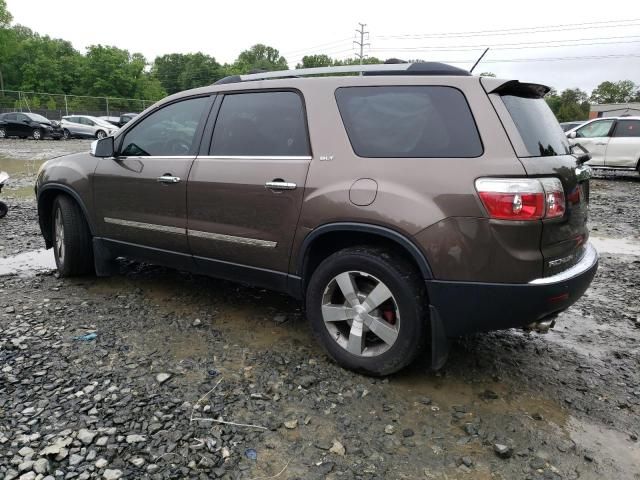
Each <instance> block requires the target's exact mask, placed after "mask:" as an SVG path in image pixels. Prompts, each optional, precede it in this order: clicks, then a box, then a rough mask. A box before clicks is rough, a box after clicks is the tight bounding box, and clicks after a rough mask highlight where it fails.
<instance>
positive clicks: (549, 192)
mask: <svg viewBox="0 0 640 480" xmlns="http://www.w3.org/2000/svg"><path fill="white" fill-rule="evenodd" d="M476 190H477V191H478V195H480V199H481V200H482V203H483V205H484V207H485V208H486V209H487V212H488V213H489V216H490V217H491V218H495V219H498V220H540V219H542V218H556V217H561V216H562V215H564V211H565V199H564V190H563V188H562V183H561V182H560V180H559V179H557V178H541V179H536V178H480V179H478V180H476Z"/></svg>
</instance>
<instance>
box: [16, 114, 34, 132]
mask: <svg viewBox="0 0 640 480" xmlns="http://www.w3.org/2000/svg"><path fill="white" fill-rule="evenodd" d="M16 118H17V120H16V123H15V125H16V135H19V136H21V137H28V136H30V135H31V134H32V131H33V129H32V128H31V125H30V123H31V120H30V119H29V117H27V116H26V115H25V114H24V113H17V114H16Z"/></svg>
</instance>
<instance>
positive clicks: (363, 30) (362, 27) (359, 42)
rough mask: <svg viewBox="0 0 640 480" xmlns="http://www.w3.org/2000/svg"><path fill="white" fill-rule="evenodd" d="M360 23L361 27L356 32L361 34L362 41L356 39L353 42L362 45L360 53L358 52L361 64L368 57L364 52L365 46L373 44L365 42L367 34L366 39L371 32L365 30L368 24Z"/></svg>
mask: <svg viewBox="0 0 640 480" xmlns="http://www.w3.org/2000/svg"><path fill="white" fill-rule="evenodd" d="M358 25H360V28H356V33H358V34H359V35H360V41H357V40H354V41H353V43H354V44H356V45H358V46H359V47H360V53H356V57H358V58H359V59H360V65H362V62H363V60H364V59H365V57H367V55H365V54H364V47H368V46H370V45H371V44H370V43H368V42H367V43H365V35H366V40H369V32H367V31H365V29H364V27H366V26H367V24H366V23H358ZM360 75H362V72H360Z"/></svg>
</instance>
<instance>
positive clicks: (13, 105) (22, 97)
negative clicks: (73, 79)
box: [0, 90, 154, 120]
mask: <svg viewBox="0 0 640 480" xmlns="http://www.w3.org/2000/svg"><path fill="white" fill-rule="evenodd" d="M153 103H154V101H151V100H140V99H137V98H117V97H92V96H87V95H64V94H57V93H42V92H23V91H18V90H0V113H6V112H31V113H38V114H40V115H42V116H44V117H47V118H48V119H49V120H60V119H61V118H62V117H63V116H65V115H93V116H94V117H103V116H107V117H119V116H120V115H121V114H123V113H139V112H141V111H142V110H144V109H145V108H147V107H148V106H149V105H151V104H153Z"/></svg>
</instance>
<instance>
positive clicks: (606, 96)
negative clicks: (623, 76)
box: [591, 80, 640, 103]
mask: <svg viewBox="0 0 640 480" xmlns="http://www.w3.org/2000/svg"><path fill="white" fill-rule="evenodd" d="M638 88H639V87H638V85H636V84H635V83H633V82H632V81H631V80H620V81H618V82H602V83H601V84H600V85H598V86H597V87H596V89H595V90H594V91H593V92H591V101H592V102H593V103H627V102H630V101H633V100H635V99H637V98H638V96H640V91H639V90H638Z"/></svg>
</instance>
